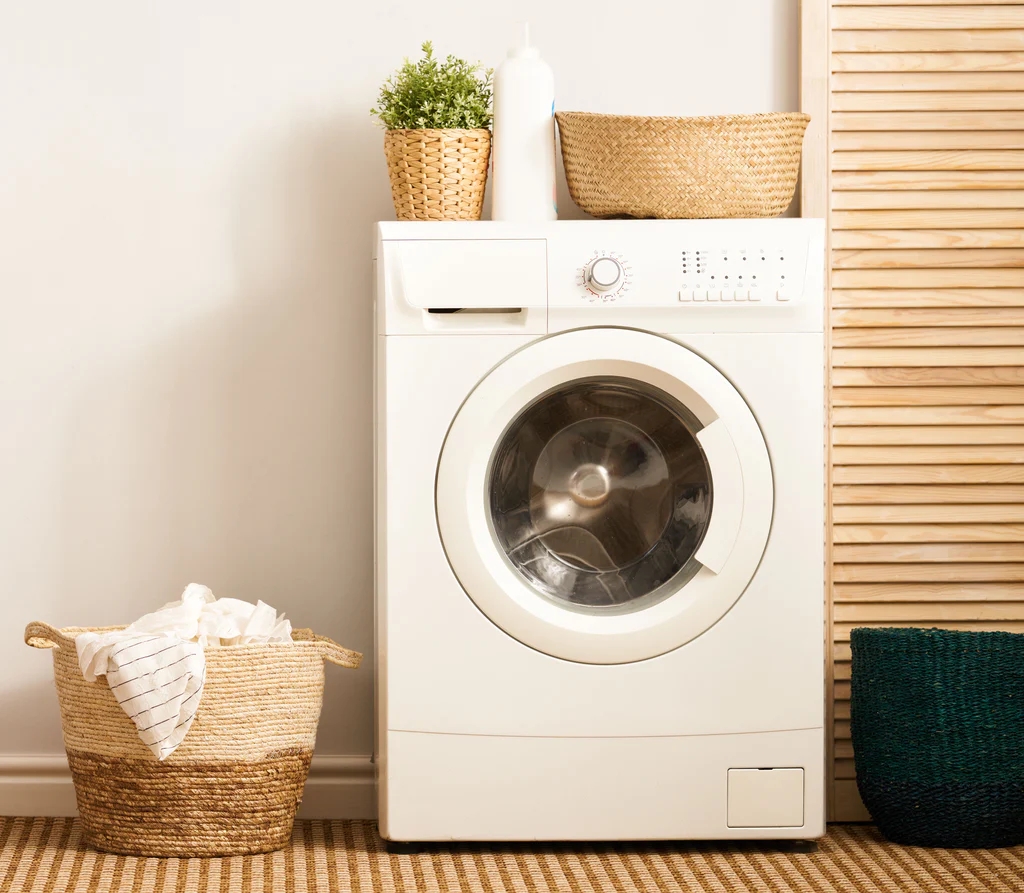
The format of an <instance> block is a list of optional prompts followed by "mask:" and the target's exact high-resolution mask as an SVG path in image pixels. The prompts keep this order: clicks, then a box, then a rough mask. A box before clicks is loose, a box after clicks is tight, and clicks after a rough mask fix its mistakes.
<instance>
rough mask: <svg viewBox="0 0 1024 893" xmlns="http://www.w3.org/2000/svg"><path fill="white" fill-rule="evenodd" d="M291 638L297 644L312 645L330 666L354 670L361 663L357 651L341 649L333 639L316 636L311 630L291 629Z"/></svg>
mask: <svg viewBox="0 0 1024 893" xmlns="http://www.w3.org/2000/svg"><path fill="white" fill-rule="evenodd" d="M292 638H293V639H295V640H296V641H297V642H312V643H314V644H315V645H316V646H317V650H318V651H319V652H320V654H321V656H322V657H323V659H324V660H329V661H330V662H331V663H332V664H337V665H338V666H339V667H348V668H349V669H351V670H354V669H356V667H358V666H359V664H360V663H362V660H363V656H362V655H361V654H360V653H359V652H358V651H350V650H349V649H348V648H343V647H342V646H341V645H339V644H338V643H337V642H335V641H334V639H328V638H327V636H318V635H316V634H315V633H314V632H313V630H311V629H293V630H292Z"/></svg>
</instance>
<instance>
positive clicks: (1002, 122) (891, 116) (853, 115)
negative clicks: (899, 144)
mask: <svg viewBox="0 0 1024 893" xmlns="http://www.w3.org/2000/svg"><path fill="white" fill-rule="evenodd" d="M1007 117H1009V118H1011V119H1012V120H1011V121H1009V122H1008V121H1007ZM1019 117H1020V115H1019V113H1017V112H987V111H977V112H974V111H959V110H957V111H950V112H941V111H920V112H895V111H889V112H832V113H831V114H830V115H829V124H830V125H831V127H832V130H833V131H839V130H898V131H901V132H902V131H914V130H1020V129H1021V125H1020V124H1019V123H1018V121H1017V119H1018V118H1019ZM1008 124H1009V125H1010V126H1007V125H1008Z"/></svg>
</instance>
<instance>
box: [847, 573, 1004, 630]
mask: <svg viewBox="0 0 1024 893" xmlns="http://www.w3.org/2000/svg"><path fill="white" fill-rule="evenodd" d="M869 587H870V588H875V586H874V584H868V586H860V585H857V584H850V585H848V586H837V587H836V589H837V590H839V589H842V590H857V591H861V590H864V589H867V588H869ZM985 587H992V593H993V595H995V593H996V592H998V591H1001V592H1002V597H1003V598H1004V599H1006V600H1005V601H988V600H968V599H971V596H972V592H973V591H974V590H975V589H983V588H985ZM880 588H882V589H886V590H887V596H885V597H882V596H879V598H878V601H876V602H871V603H864V602H847V601H845V600H844V599H843V597H842V596H840V594H839V593H838V592H837V593H836V595H835V598H836V602H835V607H834V614H833V616H834V617H835V619H836V622H837V623H849V624H850V625H851V626H858V625H860V624H861V623H871V624H875V623H889V622H892V623H907V624H913V623H914V622H915V621H917V622H919V623H922V624H932V623H976V622H982V623H998V622H1000V621H1003V622H1006V623H1008V624H1009V623H1015V622H1018V621H1019V622H1021V623H1024V601H1022V600H1020V599H1021V595H1022V594H1024V592H1022V590H1021V586H1020V584H1017V585H1016V586H1015V585H1013V584H1012V583H1011V584H1003V583H992V584H979V585H978V586H975V587H972V586H959V587H958V586H951V587H949V588H948V590H947V591H946V593H945V596H946V600H945V601H941V602H926V601H923V600H922V601H920V602H918V601H908V600H906V599H908V598H910V597H911V596H913V595H916V594H918V593H920V594H921V595H926V594H928V592H930V591H931V589H933V588H934V587H932V586H928V585H921V584H919V583H914V584H908V585H902V586H901V585H899V584H889V585H884V584H883V585H882V586H881V587H880ZM901 590H902V599H901V595H900V592H901ZM958 590H959V591H960V594H959V595H958V592H957V591H958Z"/></svg>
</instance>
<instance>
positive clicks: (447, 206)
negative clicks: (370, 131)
mask: <svg viewBox="0 0 1024 893" xmlns="http://www.w3.org/2000/svg"><path fill="white" fill-rule="evenodd" d="M490 154H491V132H490V131H489V130H389V131H387V132H386V133H385V134H384V155H385V156H386V157H387V161H388V177H389V178H390V179H391V198H392V200H393V201H394V203H395V215H396V216H397V217H398V219H399V220H479V219H480V215H481V213H482V212H483V207H484V189H485V188H486V186H487V161H488V158H489V157H490Z"/></svg>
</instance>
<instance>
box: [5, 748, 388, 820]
mask: <svg viewBox="0 0 1024 893" xmlns="http://www.w3.org/2000/svg"><path fill="white" fill-rule="evenodd" d="M76 814H77V809H76V806H75V789H74V785H73V784H72V783H71V770H70V769H68V761H67V758H66V757H65V756H64V754H40V755H38V756H35V755H33V756H19V755H4V754H0V815H25V816H73V815H76ZM376 817H377V799H376V793H375V791H374V777H373V763H372V762H371V760H370V757H369V755H358V756H331V755H324V756H319V755H314V757H313V764H312V765H311V766H310V769H309V780H308V781H307V782H306V791H305V793H304V794H303V797H302V805H301V806H300V807H299V818H303V819H373V818H376Z"/></svg>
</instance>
